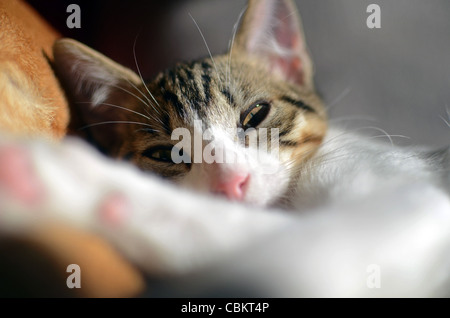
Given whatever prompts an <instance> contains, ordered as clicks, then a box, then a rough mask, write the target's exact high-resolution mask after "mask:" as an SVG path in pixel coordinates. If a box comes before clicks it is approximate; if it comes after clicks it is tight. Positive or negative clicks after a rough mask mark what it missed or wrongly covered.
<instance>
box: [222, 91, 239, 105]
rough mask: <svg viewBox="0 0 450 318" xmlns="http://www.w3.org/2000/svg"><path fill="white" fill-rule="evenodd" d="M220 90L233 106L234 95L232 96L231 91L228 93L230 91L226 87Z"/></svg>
mask: <svg viewBox="0 0 450 318" xmlns="http://www.w3.org/2000/svg"><path fill="white" fill-rule="evenodd" d="M220 92H221V93H222V95H223V96H225V98H226V100H227V101H228V103H229V104H230V105H231V106H235V105H236V104H235V101H234V97H233V95H231V93H230V91H229V90H228V89H226V88H224V89H222V90H221V91H220Z"/></svg>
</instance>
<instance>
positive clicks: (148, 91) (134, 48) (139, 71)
mask: <svg viewBox="0 0 450 318" xmlns="http://www.w3.org/2000/svg"><path fill="white" fill-rule="evenodd" d="M138 36H139V34H138V35H137V36H136V38H135V39H134V43H133V57H134V63H135V64H136V68H137V71H138V74H139V77H140V78H141V81H142V84H143V85H144V87H145V89H146V90H147V93H148V94H149V95H150V97H151V98H152V99H153V101H154V102H155V103H156V105H158V107H161V106H160V105H159V104H158V101H157V100H156V99H155V97H154V96H153V94H152V93H150V90H149V89H148V87H147V85H145V81H144V78H143V77H142V73H141V69H140V68H139V64H138V61H137V57H136V42H137V38H138ZM150 104H151V106H152V108H153V109H154V110H155V111H156V112H157V113H158V114H159V111H158V110H157V109H156V108H155V106H154V105H153V104H152V103H150Z"/></svg>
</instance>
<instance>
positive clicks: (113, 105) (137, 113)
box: [77, 102, 152, 120]
mask: <svg viewBox="0 0 450 318" xmlns="http://www.w3.org/2000/svg"><path fill="white" fill-rule="evenodd" d="M77 104H90V102H77ZM100 105H106V106H110V107H115V108H119V109H122V110H126V111H129V112H131V113H134V114H136V115H139V116H142V117H144V118H146V119H148V120H152V118H150V117H148V116H145V115H144V114H142V113H140V112H137V111H134V110H132V109H129V108H126V107H123V106H119V105H115V104H110V103H101V104H100Z"/></svg>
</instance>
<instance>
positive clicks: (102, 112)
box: [55, 0, 326, 205]
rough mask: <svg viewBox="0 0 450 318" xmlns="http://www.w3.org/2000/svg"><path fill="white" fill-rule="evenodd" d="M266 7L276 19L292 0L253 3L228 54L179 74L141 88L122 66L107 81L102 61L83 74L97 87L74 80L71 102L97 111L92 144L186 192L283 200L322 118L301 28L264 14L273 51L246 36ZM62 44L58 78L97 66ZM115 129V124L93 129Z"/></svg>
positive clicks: (92, 115) (178, 69) (171, 72)
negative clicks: (76, 66) (70, 65)
mask: <svg viewBox="0 0 450 318" xmlns="http://www.w3.org/2000/svg"><path fill="white" fill-rule="evenodd" d="M264 6H266V7H265V8H266V9H268V6H272V9H273V11H274V13H278V15H280V16H288V14H286V13H290V10H292V3H291V2H290V1H280V2H277V1H270V0H264V1H258V2H253V3H252V2H251V4H250V7H249V9H248V12H247V14H246V18H245V20H244V25H243V27H242V28H241V31H240V33H239V34H238V37H237V39H236V42H237V43H236V47H235V49H234V51H232V52H231V53H230V54H226V55H223V56H217V57H215V58H214V59H210V58H207V59H203V60H199V61H196V62H192V63H187V64H179V65H176V66H175V67H174V68H171V69H168V70H166V71H165V72H162V73H161V74H159V75H158V76H157V77H156V78H155V79H154V80H153V81H152V82H150V83H147V84H146V85H145V86H144V85H143V84H142V81H141V79H140V78H138V77H137V76H136V75H134V74H132V73H131V72H130V71H129V70H124V69H122V68H121V67H120V66H118V65H113V66H112V67H111V65H108V66H109V68H108V72H107V73H104V74H103V73H102V68H103V64H101V63H98V60H96V63H94V64H93V65H89V67H90V68H91V69H90V72H91V74H92V77H94V80H92V81H91V82H87V83H86V82H81V84H80V82H79V81H78V82H77V83H78V84H77V85H78V88H77V89H78V92H77V93H76V94H75V95H76V100H77V101H82V102H86V101H87V102H89V101H90V102H91V103H92V104H93V105H94V110H95V111H92V109H90V110H88V112H86V109H84V110H83V109H81V110H80V112H81V117H83V118H85V119H84V120H82V121H83V123H87V124H91V125H93V126H91V127H90V128H91V135H90V137H91V138H93V139H94V140H95V143H96V145H97V146H99V147H100V148H101V149H102V150H104V151H105V152H107V153H108V154H110V155H112V156H114V157H118V158H124V159H126V160H130V161H131V162H133V163H134V164H136V165H137V166H139V167H140V168H141V169H143V170H146V171H151V172H154V173H156V174H158V175H161V176H163V177H165V178H168V179H171V180H173V181H174V182H176V183H178V184H181V185H184V186H186V187H188V188H190V189H196V190H200V191H205V192H211V193H216V194H220V195H224V196H226V197H227V198H229V199H231V200H237V201H243V202H248V203H252V204H258V205H267V204H270V203H274V202H275V201H277V200H280V198H282V196H283V194H284V193H286V192H287V191H288V188H289V185H290V183H291V182H294V181H295V180H294V179H295V177H296V174H295V172H296V171H297V170H298V166H299V165H301V164H303V163H304V162H305V161H306V160H307V159H308V158H309V157H310V156H311V155H312V154H313V153H314V151H315V150H316V149H317V147H318V146H319V145H320V143H321V141H322V139H323V137H324V134H325V131H326V114H325V112H324V108H323V106H322V103H321V101H320V99H319V98H318V97H317V95H316V94H315V92H314V89H313V85H312V79H311V73H312V72H311V65H310V62H309V59H308V58H307V55H306V53H305V52H306V50H305V48H304V45H303V46H302V47H299V39H300V38H301V37H302V34H301V32H300V30H299V28H298V22H296V20H295V21H293V22H292V21H291V22H290V23H287V25H286V26H285V27H284V28H280V27H279V26H278V27H277V28H278V29H276V30H272V29H273V28H274V27H273V23H270V18H271V15H272V14H270V16H269V17H266V18H267V19H268V21H269V22H268V25H269V27H270V28H271V29H270V30H268V31H266V32H267V34H272V35H273V36H278V37H279V38H276V39H275V40H277V41H278V43H275V44H276V47H273V45H274V44H273V41H272V43H271V41H270V39H269V40H267V39H266V38H264V41H268V42H267V43H269V44H270V45H269V47H267V45H265V46H262V44H261V43H259V42H258V41H256V40H255V37H256V38H257V37H258V36H261V35H258V34H252V32H253V33H255V32H260V31H251V30H252V25H251V24H252V23H253V21H254V20H255V19H254V15H255V14H256V13H255V12H258V10H262V8H264ZM269 11H270V10H269ZM266 14H267V13H266ZM294 17H295V15H294ZM288 20H289V19H288ZM281 21H282V20H281ZM293 27H296V29H298V30H297V31H295V32H294V31H293ZM253 28H255V27H253ZM257 28H258V29H259V28H260V27H259V26H258V27H257ZM249 30H250V31H249ZM267 34H265V36H267ZM260 42H261V41H260ZM61 43H62V44H60V45H59V47H58V46H56V47H55V59H56V61H57V66H58V65H60V66H62V68H63V69H66V68H67V67H66V66H67V65H64V64H65V63H64V62H65V61H68V60H71V59H67V56H68V55H71V57H72V58H73V56H74V55H76V56H77V58H78V60H77V61H78V62H80V61H82V62H84V63H90V61H92V60H93V59H94V60H95V59H98V55H97V53H94V52H90V51H89V52H86V51H85V50H86V48H85V47H82V46H81V45H79V44H76V43H74V42H73V41H68V40H65V42H64V41H63V42H61ZM281 46H283V47H281ZM302 48H303V49H302ZM283 49H284V52H281V53H280V52H276V54H275V53H274V52H275V51H279V50H283ZM80 50H82V51H83V52H81V53H80ZM252 51H256V52H254V53H252ZM260 53H262V54H260ZM61 55H64V59H63V60H61V59H60V58H59V56H61ZM80 55H82V57H81V58H80ZM58 59H60V60H61V61H62V62H63V63H61V62H59V63H58ZM107 62H108V63H110V61H107ZM103 63H105V62H103ZM73 75H74V74H72V77H73ZM75 76H80V77H82V78H83V76H84V74H80V73H79V74H75ZM84 79H85V78H83V80H84ZM72 81H73V80H72ZM63 83H64V82H63ZM104 83H106V85H104ZM102 84H103V85H102ZM80 92H81V93H82V94H80ZM80 96H81V98H80ZM78 107H80V106H78ZM85 108H86V107H85ZM86 118H88V119H86ZM111 121H114V122H119V123H116V124H114V125H108V126H110V127H109V129H108V128H107V127H106V125H97V124H98V123H100V122H111ZM124 122H126V123H124ZM112 126H114V127H112ZM273 129H276V130H273ZM180 134H181V135H180ZM265 140H267V142H264V141H265ZM277 150H278V151H277ZM174 155H175V156H176V155H181V156H178V158H177V157H174ZM179 160H183V161H182V162H179Z"/></svg>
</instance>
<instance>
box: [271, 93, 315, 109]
mask: <svg viewBox="0 0 450 318" xmlns="http://www.w3.org/2000/svg"><path fill="white" fill-rule="evenodd" d="M280 99H281V100H282V101H284V102H287V103H289V104H291V105H294V106H295V107H297V108H300V109H304V110H306V111H308V112H311V113H315V112H316V111H315V109H313V108H312V107H311V106H308V105H306V104H305V103H304V102H302V101H301V100H296V99H293V98H291V97H289V96H283V97H281V98H280Z"/></svg>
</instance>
